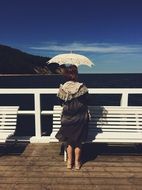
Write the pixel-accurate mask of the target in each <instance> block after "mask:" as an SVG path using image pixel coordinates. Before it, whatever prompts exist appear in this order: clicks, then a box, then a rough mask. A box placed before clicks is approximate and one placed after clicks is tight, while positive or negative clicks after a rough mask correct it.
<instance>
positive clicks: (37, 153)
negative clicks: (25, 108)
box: [0, 143, 142, 190]
mask: <svg viewBox="0 0 142 190" xmlns="http://www.w3.org/2000/svg"><path fill="white" fill-rule="evenodd" d="M60 147H61V145H60V144H59V143H49V144H21V143H20V144H16V145H12V144H11V145H7V146H4V145H1V146H0V190H140V189H142V151H141V148H139V149H137V148H136V147H135V146H132V145H127V146H126V145H125V146H124V145H117V146H112V145H111V146H108V145H106V144H92V145H89V144H86V145H84V149H83V155H84V156H83V158H84V160H83V162H84V164H83V166H82V168H81V169H80V170H79V171H75V170H74V169H72V170H69V169H66V165H65V162H64V161H63V155H60Z"/></svg>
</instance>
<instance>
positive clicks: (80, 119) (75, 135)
mask: <svg viewBox="0 0 142 190" xmlns="http://www.w3.org/2000/svg"><path fill="white" fill-rule="evenodd" d="M83 88H84V86H83V85H82V86H81V87H80V88H79V89H78V91H77V92H76V95H74V96H72V98H70V99H69V100H66V101H65V100H63V99H64V98H60V97H62V96H60V95H59V98H60V102H61V104H62V105H63V111H62V115H61V128H60V130H59V131H58V133H57V135H56V138H58V137H60V139H59V138H58V139H59V140H61V141H66V142H67V144H70V145H72V146H80V145H81V143H82V142H83V141H85V140H86V137H87V131H88V121H89V117H88V106H87V99H88V91H87V90H86V89H87V88H86V87H85V88H84V89H85V90H83ZM80 92H81V93H80ZM82 92H83V93H82Z"/></svg>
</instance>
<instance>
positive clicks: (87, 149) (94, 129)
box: [82, 106, 108, 163]
mask: <svg viewBox="0 0 142 190" xmlns="http://www.w3.org/2000/svg"><path fill="white" fill-rule="evenodd" d="M89 112H90V121H89V127H88V137H87V143H84V144H83V146H82V162H83V163H85V162H87V161H90V160H94V159H95V158H96V157H97V155H98V154H101V152H103V151H104V149H105V148H106V146H107V144H106V143H92V141H94V142H95V139H96V136H97V135H98V134H99V133H103V130H102V128H101V125H104V124H105V123H106V122H107V120H106V118H107V113H108V111H107V110H106V109H105V108H104V107H103V106H96V107H91V106H90V107H89Z"/></svg>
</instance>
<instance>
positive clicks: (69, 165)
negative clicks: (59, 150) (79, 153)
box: [67, 145, 73, 169]
mask: <svg viewBox="0 0 142 190" xmlns="http://www.w3.org/2000/svg"><path fill="white" fill-rule="evenodd" d="M67 157H68V160H67V168H68V169H71V168H72V161H73V147H72V146H71V145H68V146H67Z"/></svg>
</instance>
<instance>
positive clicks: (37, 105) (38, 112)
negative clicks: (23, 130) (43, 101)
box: [34, 92, 41, 137]
mask: <svg viewBox="0 0 142 190" xmlns="http://www.w3.org/2000/svg"><path fill="white" fill-rule="evenodd" d="M34 103H35V105H34V106H35V136H36V137H41V106H40V93H37V92H36V93H35V94H34Z"/></svg>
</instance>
